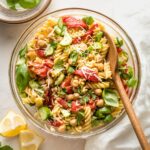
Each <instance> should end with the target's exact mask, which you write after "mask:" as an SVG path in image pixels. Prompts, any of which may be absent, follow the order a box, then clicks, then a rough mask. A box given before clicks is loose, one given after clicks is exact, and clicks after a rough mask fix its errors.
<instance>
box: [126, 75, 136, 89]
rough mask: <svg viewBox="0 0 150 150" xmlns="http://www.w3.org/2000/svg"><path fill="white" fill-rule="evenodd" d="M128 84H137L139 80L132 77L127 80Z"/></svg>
mask: <svg viewBox="0 0 150 150" xmlns="http://www.w3.org/2000/svg"><path fill="white" fill-rule="evenodd" d="M127 85H128V86H129V87H134V86H136V85H137V80H136V79H135V78H134V77H132V78H131V79H129V80H127Z"/></svg>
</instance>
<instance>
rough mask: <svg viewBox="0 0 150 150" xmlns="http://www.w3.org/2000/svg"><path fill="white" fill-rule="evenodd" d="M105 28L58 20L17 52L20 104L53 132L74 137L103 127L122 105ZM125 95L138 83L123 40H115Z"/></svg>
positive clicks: (46, 24)
mask: <svg viewBox="0 0 150 150" xmlns="http://www.w3.org/2000/svg"><path fill="white" fill-rule="evenodd" d="M104 30H105V28H104V26H103V25H102V24H101V23H100V22H98V21H96V20H95V19H94V18H93V17H91V16H85V17H83V18H77V17H73V16H62V17H60V18H50V19H48V20H47V21H46V22H44V23H43V25H42V27H40V28H39V29H38V30H37V32H36V33H35V35H34V37H33V38H32V39H31V40H30V41H29V42H28V43H27V44H26V45H25V47H24V48H23V49H21V50H20V52H19V56H18V61H17V64H16V84H17V87H18V91H19V93H20V97H21V99H22V102H23V103H24V104H25V105H30V106H31V107H35V110H36V114H35V117H37V118H38V119H40V120H42V121H44V122H45V123H46V124H47V125H48V126H49V127H50V128H51V129H53V130H57V131H58V132H68V133H72V134H77V133H82V132H88V131H90V130H92V129H93V128H95V127H101V126H104V125H106V124H108V123H110V122H111V121H113V120H114V119H115V118H116V117H118V115H119V114H120V113H121V111H122V109H123V105H122V102H121V99H120V97H119V95H118V92H117V90H116V88H115V85H114V82H113V80H112V73H111V70H110V64H109V61H107V54H108V52H109V43H108V41H107V38H106V37H105V35H104V33H103V31H104ZM114 42H115V44H116V48H117V51H118V67H117V71H118V72H119V74H120V77H121V79H122V82H123V85H124V88H125V90H126V92H127V93H128V92H129V88H132V87H134V86H135V85H136V83H137V81H136V79H135V78H134V71H133V68H132V67H130V66H129V65H128V64H127V63H128V54H127V53H126V52H125V51H124V50H123V48H122V46H123V40H122V39H119V38H118V37H116V38H114Z"/></svg>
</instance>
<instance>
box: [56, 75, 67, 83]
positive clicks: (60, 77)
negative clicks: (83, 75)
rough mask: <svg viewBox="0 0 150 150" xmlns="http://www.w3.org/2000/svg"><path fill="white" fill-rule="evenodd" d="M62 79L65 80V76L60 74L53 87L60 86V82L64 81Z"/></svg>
mask: <svg viewBox="0 0 150 150" xmlns="http://www.w3.org/2000/svg"><path fill="white" fill-rule="evenodd" d="M64 78H65V75H64V74H63V73H61V74H60V76H59V77H58V78H57V80H56V81H55V85H60V84H61V82H62V81H63V80H64Z"/></svg>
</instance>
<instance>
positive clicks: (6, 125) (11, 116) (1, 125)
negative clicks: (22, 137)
mask: <svg viewBox="0 0 150 150" xmlns="http://www.w3.org/2000/svg"><path fill="white" fill-rule="evenodd" d="M26 127H27V124H26V122H25V120H24V118H23V117H22V116H20V115H18V114H16V113H15V112H13V111H9V112H8V114H7V115H6V116H5V117H4V118H3V119H2V121H1V122H0V134H1V135H2V136H5V137H13V136H16V135H18V134H19V133H20V131H21V130H23V129H26Z"/></svg>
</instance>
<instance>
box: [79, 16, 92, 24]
mask: <svg viewBox="0 0 150 150" xmlns="http://www.w3.org/2000/svg"><path fill="white" fill-rule="evenodd" d="M82 20H83V21H84V22H85V23H86V24H87V25H91V24H93V22H94V19H93V17H91V16H88V17H84V18H83V19H82Z"/></svg>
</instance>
